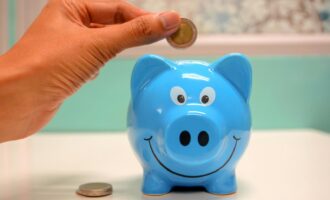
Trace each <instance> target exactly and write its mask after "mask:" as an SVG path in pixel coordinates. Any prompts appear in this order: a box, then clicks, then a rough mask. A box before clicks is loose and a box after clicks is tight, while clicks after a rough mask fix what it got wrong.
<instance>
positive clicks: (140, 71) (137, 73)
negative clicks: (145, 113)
mask: <svg viewBox="0 0 330 200" xmlns="http://www.w3.org/2000/svg"><path fill="white" fill-rule="evenodd" d="M171 65H172V63H171V62H170V61H169V60H167V59H165V58H163V57H160V56H157V55H150V54H148V55H144V56H142V57H141V58H139V59H138V61H137V62H136V64H135V66H134V69H133V72H132V77H131V92H132V93H131V95H132V98H134V97H135V96H136V94H137V93H138V92H139V91H141V90H142V89H143V88H144V87H145V86H146V85H147V84H148V83H149V82H150V81H152V80H153V79H154V78H155V77H156V76H158V75H159V74H161V73H163V72H164V71H166V70H170V69H171V68H172V67H171Z"/></svg>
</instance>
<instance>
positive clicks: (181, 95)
mask: <svg viewBox="0 0 330 200" xmlns="http://www.w3.org/2000/svg"><path fill="white" fill-rule="evenodd" d="M171 99H172V101H173V102H174V103H175V104H176V105H183V104H184V103H185V102H186V99H187V95H186V92H185V91H184V90H183V89H182V88H181V87H178V86H175V87H173V88H172V89H171Z"/></svg>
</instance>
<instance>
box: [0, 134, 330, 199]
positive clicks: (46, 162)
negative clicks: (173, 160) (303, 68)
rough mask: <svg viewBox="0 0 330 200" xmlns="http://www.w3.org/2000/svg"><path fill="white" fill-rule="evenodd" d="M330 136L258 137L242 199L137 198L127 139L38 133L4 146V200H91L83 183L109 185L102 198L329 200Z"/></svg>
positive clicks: (245, 165) (245, 161)
mask: <svg viewBox="0 0 330 200" xmlns="http://www.w3.org/2000/svg"><path fill="white" fill-rule="evenodd" d="M329 153H330V135H329V134H326V133H322V132H319V131H315V130H290V131H289V130H283V131H254V132H253V133H252V137H251V141H250V144H249V146H248V148H247V151H246V153H245V154H244V155H243V158H242V159H241V161H240V162H239V164H238V168H237V177H238V192H237V193H236V194H235V195H230V196H224V197H219V196H215V195H211V194H207V193H205V192H202V191H199V192H193V191H190V192H173V193H170V194H167V195H164V196H162V197H149V196H144V195H143V194H142V193H141V192H140V187H141V177H142V169H141V167H140V165H139V163H138V161H137V159H136V157H135V155H134V153H133V151H132V149H131V147H130V146H129V143H128V139H127V135H126V134H120V133H116V134H100V133H81V134H79V133H75V134H63V133H59V134H37V135H35V136H32V137H30V138H28V139H25V140H20V141H16V142H8V143H4V144H0V199H1V200H7V199H15V200H16V199H18V200H20V199H24V200H25V199H27V200H38V199H43V200H44V199H47V200H52V199H54V200H55V199H56V200H66V199H88V198H87V197H82V196H79V195H77V194H75V190H76V189H77V187H78V186H79V185H80V184H82V183H86V182H96V181H101V182H108V183H111V184H112V185H113V188H114V192H113V195H111V196H107V197H101V198H98V199H110V200H124V199H125V200H126V199H134V200H135V199H148V200H151V199H157V200H160V199H161V200H163V199H164V200H165V199H166V200H167V199H173V200H175V199H189V200H194V199H203V200H205V199H239V200H241V199H242V200H245V199H246V200H250V199H251V200H258V199H260V200H261V199H263V200H264V199H274V200H275V199H276V200H279V199H280V200H283V199H298V200H305V199H306V200H307V199H308V200H311V199H318V200H320V199H327V200H329V199H330V155H329Z"/></svg>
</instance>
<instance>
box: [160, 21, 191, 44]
mask: <svg viewBox="0 0 330 200" xmlns="http://www.w3.org/2000/svg"><path fill="white" fill-rule="evenodd" d="M166 39H167V42H168V43H169V44H170V45H171V46H173V47H175V48H187V47H190V46H191V45H193V44H194V42H195V41H196V39H197V28H196V26H195V24H194V23H193V22H192V21H191V20H189V19H186V18H181V23H180V27H179V29H178V30H177V31H176V32H175V33H173V34H172V35H171V36H169V37H167V38H166Z"/></svg>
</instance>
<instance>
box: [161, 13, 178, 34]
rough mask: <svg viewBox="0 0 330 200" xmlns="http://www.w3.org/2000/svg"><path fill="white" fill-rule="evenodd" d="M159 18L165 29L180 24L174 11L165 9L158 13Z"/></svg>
mask: <svg viewBox="0 0 330 200" xmlns="http://www.w3.org/2000/svg"><path fill="white" fill-rule="evenodd" d="M159 19H160V21H161V23H162V26H163V28H164V29H165V30H171V29H174V28H175V27H177V26H179V24H180V21H181V20H180V16H179V14H178V13H177V12H175V11H167V12H162V13H160V14H159Z"/></svg>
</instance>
